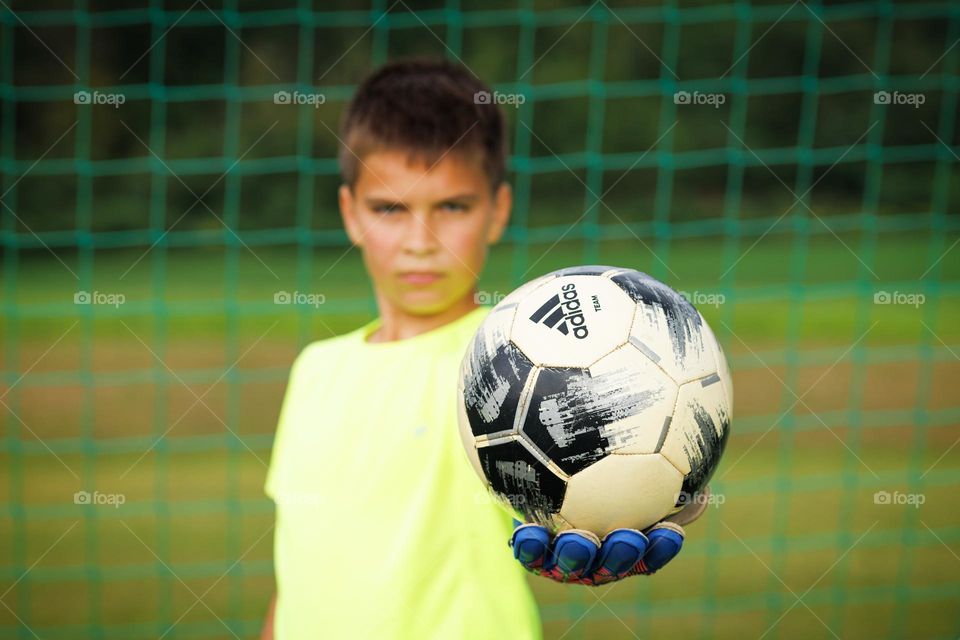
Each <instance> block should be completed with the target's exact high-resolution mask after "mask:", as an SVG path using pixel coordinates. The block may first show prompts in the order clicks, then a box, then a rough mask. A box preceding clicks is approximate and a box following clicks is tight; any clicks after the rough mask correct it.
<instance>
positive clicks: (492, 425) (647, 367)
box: [458, 266, 733, 536]
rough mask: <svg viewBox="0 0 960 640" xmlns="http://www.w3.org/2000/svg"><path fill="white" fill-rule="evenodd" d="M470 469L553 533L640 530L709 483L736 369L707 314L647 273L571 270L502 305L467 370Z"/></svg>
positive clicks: (463, 419)
mask: <svg viewBox="0 0 960 640" xmlns="http://www.w3.org/2000/svg"><path fill="white" fill-rule="evenodd" d="M458 405H459V428H460V436H461V438H462V440H463V445H464V447H465V448H466V451H467V456H468V457H469V459H470V461H471V463H472V464H473V467H474V469H475V470H476V472H477V474H478V475H479V476H480V478H481V479H482V480H484V482H485V484H486V485H487V487H488V488H489V489H491V490H492V492H493V493H494V494H495V495H496V496H497V498H499V499H500V500H502V501H504V502H505V503H506V504H508V505H509V506H510V507H512V508H513V509H514V510H515V512H517V513H518V514H519V515H522V516H523V517H525V518H527V519H528V520H531V521H533V522H537V523H539V524H541V525H543V526H546V527H548V528H549V529H551V530H553V531H560V530H564V529H571V528H576V529H586V530H588V531H592V532H594V533H596V534H597V535H600V536H602V535H604V534H606V533H608V532H609V531H611V530H613V529H616V528H620V527H630V528H634V529H641V530H642V529H645V528H647V527H649V526H650V525H652V524H654V523H656V522H659V521H660V520H662V519H663V518H664V517H666V516H669V515H671V514H672V513H676V512H677V511H679V510H680V509H681V508H682V507H683V506H684V504H686V503H688V502H689V501H690V500H691V499H696V497H697V496H699V495H700V493H699V492H700V491H701V490H702V489H703V488H704V487H705V486H706V484H707V481H708V480H709V479H710V476H711V475H712V474H713V472H714V470H715V469H716V467H717V463H718V462H719V460H720V456H721V455H722V454H723V450H724V447H725V445H726V442H727V436H728V434H729V432H730V416H731V411H732V407H733V386H732V384H731V380H730V371H729V369H728V368H727V362H726V359H725V357H724V355H723V350H722V349H721V348H720V345H719V344H718V343H717V340H716V338H715V337H714V335H713V332H712V331H711V330H710V327H709V326H707V323H706V321H705V320H704V319H703V316H701V315H700V313H699V312H698V311H697V310H696V309H695V308H694V307H693V306H692V305H691V304H690V303H689V302H688V301H687V300H686V299H685V298H684V297H683V296H681V295H680V294H678V293H677V292H676V291H674V290H673V289H671V288H670V287H668V286H667V285H665V284H663V283H661V282H659V281H657V280H655V279H654V278H651V277H650V276H648V275H647V274H645V273H641V272H639V271H634V270H632V269H619V268H616V267H607V266H583V267H571V268H568V269H561V270H559V271H554V272H553V273H549V274H547V275H545V276H543V277H540V278H537V279H536V280H532V281H530V282H528V283H526V284H525V285H523V286H521V287H520V288H519V289H517V290H516V291H514V292H513V293H511V294H510V295H509V296H507V297H506V298H504V299H503V300H502V301H501V302H500V303H499V304H498V305H496V306H495V307H494V308H493V309H492V310H491V311H490V314H489V315H488V316H487V317H486V318H485V319H484V321H483V323H482V324H481V325H480V328H479V329H478V330H477V332H476V335H475V336H474V338H473V341H472V342H471V344H470V346H469V348H468V349H467V353H466V355H465V356H464V359H463V363H462V365H461V368H460V381H459V393H458Z"/></svg>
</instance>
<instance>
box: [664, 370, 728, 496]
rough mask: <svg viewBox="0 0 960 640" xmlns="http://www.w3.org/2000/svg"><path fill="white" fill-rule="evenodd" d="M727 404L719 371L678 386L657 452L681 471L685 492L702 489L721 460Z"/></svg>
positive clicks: (726, 433)
mask: <svg viewBox="0 0 960 640" xmlns="http://www.w3.org/2000/svg"><path fill="white" fill-rule="evenodd" d="M728 407H729V405H728V403H727V393H726V390H725V389H724V387H723V385H722V384H721V381H720V374H717V373H714V374H713V375H710V376H707V377H706V378H701V379H699V380H694V381H692V382H688V383H686V384H684V385H681V386H680V392H679V394H678V397H677V406H676V410H675V412H674V416H673V424H672V425H671V428H670V429H669V430H668V431H667V436H666V438H665V439H664V442H663V446H662V447H661V448H660V453H662V454H663V455H664V456H665V457H666V458H667V459H668V460H670V462H671V463H673V465H674V466H675V467H677V469H679V470H680V472H681V473H683V476H684V481H683V491H684V492H685V493H686V494H687V495H692V494H693V493H695V492H697V491H700V490H701V489H703V487H705V486H706V484H707V482H708V481H709V480H710V477H711V476H712V475H713V472H714V471H715V470H716V468H717V464H718V463H719V462H720V456H721V455H723V450H724V448H725V447H726V444H727V436H728V434H729V432H730V411H729V408H728Z"/></svg>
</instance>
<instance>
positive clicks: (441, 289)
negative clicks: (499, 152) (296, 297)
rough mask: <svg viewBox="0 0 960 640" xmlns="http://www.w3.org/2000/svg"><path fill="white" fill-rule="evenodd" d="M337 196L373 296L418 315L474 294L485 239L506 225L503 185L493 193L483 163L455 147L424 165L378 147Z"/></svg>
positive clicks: (497, 234) (506, 196)
mask: <svg viewBox="0 0 960 640" xmlns="http://www.w3.org/2000/svg"><path fill="white" fill-rule="evenodd" d="M339 199H340V212H341V215H342V216H343V221H344V226H345V227H346V230H347V234H348V235H349V236H350V240H351V241H352V242H353V243H354V244H355V245H356V246H358V247H360V249H361V251H362V253H363V260H364V263H365V264H366V267H367V271H368V272H369V273H370V277H371V278H372V280H373V286H374V291H375V293H376V295H377V299H378V302H379V303H380V304H381V305H383V304H390V305H391V306H392V307H393V310H394V311H397V312H400V313H405V314H409V315H418V316H419V315H433V314H438V313H443V312H444V311H446V310H448V309H450V308H452V307H454V306H455V305H458V304H464V302H465V299H467V298H469V299H470V300H471V301H472V296H473V292H474V287H475V285H476V281H477V278H478V277H479V274H480V271H481V270H482V269H483V263H484V260H485V259H486V252H487V245H488V244H491V243H493V242H496V241H497V240H498V239H499V238H500V236H501V234H502V233H503V229H504V227H505V226H506V224H507V220H508V218H509V215H510V204H511V192H510V187H509V186H508V185H506V184H503V185H500V187H499V188H498V189H497V190H496V192H495V193H491V190H490V181H489V179H488V178H487V175H486V173H485V171H484V170H483V168H482V166H481V165H480V163H479V162H471V161H470V160H469V159H467V158H464V157H463V155H462V154H459V153H455V152H451V153H447V154H446V155H444V156H443V157H442V158H441V159H440V160H438V161H437V162H435V163H434V164H433V165H432V166H428V165H427V164H425V163H419V162H412V163H411V162H410V161H409V160H408V156H407V153H406V152H403V151H377V152H374V153H370V154H368V155H367V156H365V157H364V158H363V161H362V163H361V167H360V172H359V175H358V177H357V181H356V184H355V185H354V188H353V190H351V189H350V188H349V187H348V186H347V185H343V186H341V187H340V192H339Z"/></svg>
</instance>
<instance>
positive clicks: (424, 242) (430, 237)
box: [404, 213, 438, 255]
mask: <svg viewBox="0 0 960 640" xmlns="http://www.w3.org/2000/svg"><path fill="white" fill-rule="evenodd" d="M405 236H406V238H405V240H406V241H405V243H404V244H405V246H404V248H405V249H406V250H407V251H408V252H409V253H413V254H417V255H422V254H430V253H433V252H434V251H436V249H437V245H438V240H437V234H436V232H435V231H434V230H433V228H432V226H431V222H430V216H429V215H424V214H421V213H415V214H414V215H412V216H410V222H409V224H408V225H407V229H406V234H405Z"/></svg>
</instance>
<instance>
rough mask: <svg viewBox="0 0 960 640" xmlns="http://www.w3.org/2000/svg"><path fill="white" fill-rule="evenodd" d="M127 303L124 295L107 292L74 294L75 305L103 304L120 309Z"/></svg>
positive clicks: (79, 292)
mask: <svg viewBox="0 0 960 640" xmlns="http://www.w3.org/2000/svg"><path fill="white" fill-rule="evenodd" d="M126 301H127V296H125V295H123V294H122V293H107V292H105V291H77V292H75V293H74V294H73V304H102V305H109V306H111V307H119V306H120V305H122V304H123V303H125V302H126Z"/></svg>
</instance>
